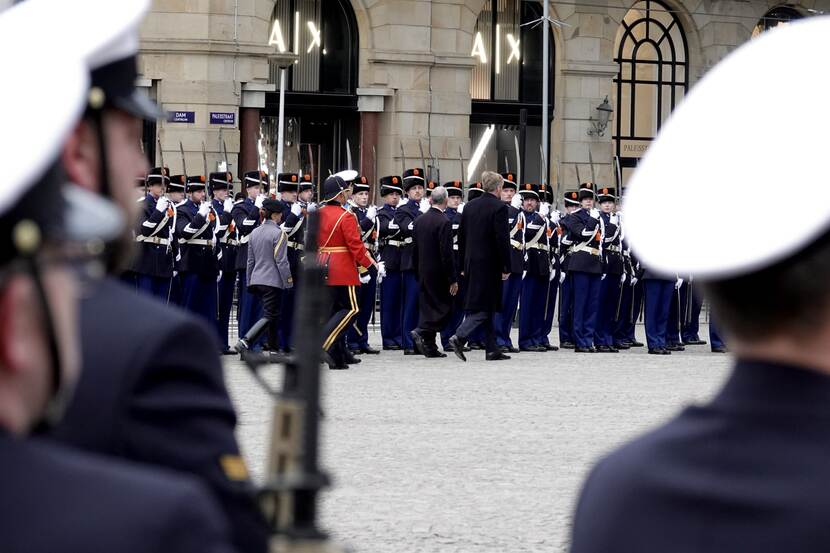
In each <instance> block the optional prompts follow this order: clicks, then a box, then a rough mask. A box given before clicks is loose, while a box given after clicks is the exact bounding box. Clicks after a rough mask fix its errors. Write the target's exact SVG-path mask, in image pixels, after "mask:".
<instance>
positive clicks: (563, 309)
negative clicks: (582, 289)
mask: <svg viewBox="0 0 830 553" xmlns="http://www.w3.org/2000/svg"><path fill="white" fill-rule="evenodd" d="M573 299H574V295H573V277H572V276H571V274H570V273H567V274H566V275H565V280H563V281H562V285H561V286H560V289H559V343H560V344H564V343H565V342H570V343H571V344H573V343H574V336H573Z"/></svg>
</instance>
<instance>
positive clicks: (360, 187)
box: [352, 175, 370, 193]
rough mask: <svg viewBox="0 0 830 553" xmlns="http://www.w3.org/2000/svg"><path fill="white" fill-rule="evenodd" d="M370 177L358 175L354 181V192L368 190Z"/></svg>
mask: <svg viewBox="0 0 830 553" xmlns="http://www.w3.org/2000/svg"><path fill="white" fill-rule="evenodd" d="M369 188H370V186H369V179H367V178H366V177H365V176H364V175H361V176H359V177H357V178H356V179H355V180H354V182H352V192H353V193H357V192H368V191H369Z"/></svg>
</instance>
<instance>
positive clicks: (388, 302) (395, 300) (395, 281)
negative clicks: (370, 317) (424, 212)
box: [376, 175, 403, 350]
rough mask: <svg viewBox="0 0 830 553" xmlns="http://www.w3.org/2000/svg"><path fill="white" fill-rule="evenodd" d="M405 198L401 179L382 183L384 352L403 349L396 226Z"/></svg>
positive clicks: (400, 242)
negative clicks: (399, 205) (397, 216)
mask: <svg viewBox="0 0 830 553" xmlns="http://www.w3.org/2000/svg"><path fill="white" fill-rule="evenodd" d="M402 195H403V188H401V177H399V176H397V175H391V176H388V177H383V178H381V179H380V196H381V198H383V201H384V204H383V206H382V207H381V208H380V209H379V210H378V214H377V224H376V226H377V230H378V261H379V262H380V261H382V262H383V263H384V264H385V265H386V276H385V277H383V279H378V284H379V285H380V334H381V338H382V342H383V349H385V350H399V349H402V348H403V335H402V331H401V324H402V322H403V309H402V305H401V278H402V277H401V246H402V245H403V238H402V237H401V227H399V226H398V223H396V222H395V219H396V214H397V211H398V203H399V202H400V200H401V196H402Z"/></svg>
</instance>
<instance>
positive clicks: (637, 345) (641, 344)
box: [628, 340, 645, 348]
mask: <svg viewBox="0 0 830 553" xmlns="http://www.w3.org/2000/svg"><path fill="white" fill-rule="evenodd" d="M628 345H629V346H631V347H632V348H641V347H643V346H644V345H645V344H644V343H642V342H638V341H637V340H634V341H633V342H631V343H630V344H628Z"/></svg>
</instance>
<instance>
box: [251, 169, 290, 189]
mask: <svg viewBox="0 0 830 553" xmlns="http://www.w3.org/2000/svg"><path fill="white" fill-rule="evenodd" d="M246 174H247V173H246ZM299 190H300V177H298V176H297V173H280V174H278V175H277V192H298V191H299Z"/></svg>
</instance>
